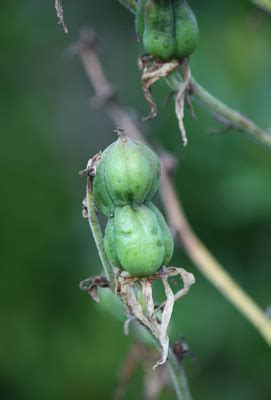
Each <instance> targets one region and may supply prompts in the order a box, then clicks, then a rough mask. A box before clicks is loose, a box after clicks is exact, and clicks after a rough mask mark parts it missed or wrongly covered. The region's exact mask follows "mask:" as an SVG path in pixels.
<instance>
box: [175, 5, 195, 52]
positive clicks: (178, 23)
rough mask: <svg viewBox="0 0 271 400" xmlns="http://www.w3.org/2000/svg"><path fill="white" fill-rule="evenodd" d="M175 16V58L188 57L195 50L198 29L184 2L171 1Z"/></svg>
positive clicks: (190, 11) (191, 12)
mask: <svg viewBox="0 0 271 400" xmlns="http://www.w3.org/2000/svg"><path fill="white" fill-rule="evenodd" d="M173 3H174V5H173V7H174V15H175V37H176V56H177V58H178V59H180V58H186V57H189V56H190V55H191V54H192V53H193V52H194V51H195V49H196V47H197V43H198V38H199V29H198V23H197V19H196V16H195V14H194V13H193V11H192V9H191V8H190V7H189V5H188V4H187V2H186V1H185V0H173Z"/></svg>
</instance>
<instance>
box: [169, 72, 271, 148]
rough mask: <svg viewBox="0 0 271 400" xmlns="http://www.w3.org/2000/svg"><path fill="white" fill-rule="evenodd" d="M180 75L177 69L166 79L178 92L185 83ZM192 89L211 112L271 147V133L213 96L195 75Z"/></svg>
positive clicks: (191, 84)
mask: <svg viewBox="0 0 271 400" xmlns="http://www.w3.org/2000/svg"><path fill="white" fill-rule="evenodd" d="M179 77H180V74H179V71H176V72H173V73H172V74H171V75H170V76H168V77H167V79H166V82H167V83H168V85H169V86H170V87H171V88H172V89H173V90H174V91H176V92H178V91H179V90H180V88H181V87H182V85H183V83H182V82H181V81H180V78H179ZM190 90H191V93H192V96H193V97H194V98H195V99H197V100H199V102H200V103H201V104H203V105H204V106H206V107H207V109H208V110H209V111H210V112H211V113H213V114H214V115H216V116H218V117H220V118H221V121H222V122H224V123H225V124H226V125H228V126H229V127H232V128H235V129H237V130H239V131H242V132H243V133H245V134H247V135H248V136H250V137H251V138H253V139H254V140H256V141H257V142H258V143H260V144H262V145H263V146H265V147H268V148H271V134H270V133H269V132H267V131H265V130H264V129H262V128H260V127H259V126H258V125H256V124H255V122H253V121H252V120H251V119H249V118H247V117H246V116H245V115H243V114H241V113H240V112H239V111H236V110H234V109H233V108H231V107H229V106H227V105H226V104H224V103H223V102H222V101H221V100H219V99H218V98H216V97H215V96H213V95H212V94H211V93H209V92H208V91H207V90H206V89H204V87H203V86H201V85H200V84H199V83H198V82H197V81H196V79H195V78H194V77H193V76H192V77H191V79H190Z"/></svg>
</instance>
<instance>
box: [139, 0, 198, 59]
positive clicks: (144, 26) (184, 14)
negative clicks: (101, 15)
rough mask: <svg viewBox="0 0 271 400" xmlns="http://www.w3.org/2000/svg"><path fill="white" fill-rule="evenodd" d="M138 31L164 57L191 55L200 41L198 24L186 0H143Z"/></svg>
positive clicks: (149, 47) (153, 52)
mask: <svg viewBox="0 0 271 400" xmlns="http://www.w3.org/2000/svg"><path fill="white" fill-rule="evenodd" d="M135 21H136V31H137V34H138V36H139V37H141V38H142V41H143V46H144V48H145V50H146V52H148V53H149V54H150V55H152V56H153V57H155V58H159V59H162V60H164V61H167V60H170V59H178V60H179V59H182V58H186V57H189V56H190V55H191V54H192V53H193V52H194V50H195V49H196V46H197V42H198V36H199V31H198V24H197V20H196V17H195V14H194V13H193V11H192V9H191V8H190V7H189V5H188V4H187V2H186V1H185V0H139V1H138V2H137V10H136V17H135Z"/></svg>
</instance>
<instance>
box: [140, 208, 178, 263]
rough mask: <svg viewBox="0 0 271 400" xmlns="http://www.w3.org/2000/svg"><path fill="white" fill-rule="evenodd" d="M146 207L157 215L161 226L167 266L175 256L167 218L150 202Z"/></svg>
mask: <svg viewBox="0 0 271 400" xmlns="http://www.w3.org/2000/svg"><path fill="white" fill-rule="evenodd" d="M146 206H147V207H148V208H149V209H150V210H151V211H152V212H153V213H154V214H155V216H156V218H157V221H158V224H159V226H160V229H161V231H162V234H163V240H164V246H165V255H164V259H163V264H164V265H167V264H168V263H169V261H170V260H171V257H172V255H173V250H174V243H173V239H172V235H171V233H170V230H169V228H168V225H167V223H166V220H165V218H164V217H163V215H162V214H161V212H160V211H159V210H158V208H157V207H155V205H154V204H153V203H152V202H151V201H149V202H148V203H146Z"/></svg>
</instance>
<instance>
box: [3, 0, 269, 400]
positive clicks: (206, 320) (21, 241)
mask: <svg viewBox="0 0 271 400" xmlns="http://www.w3.org/2000/svg"><path fill="white" fill-rule="evenodd" d="M191 6H192V7H193V9H194V11H195V12H196V14H197V15H198V20H199V26H200V30H201V40H200V44H199V47H198V49H197V51H196V53H195V55H194V56H193V58H192V68H193V71H194V74H195V76H196V77H197V79H198V80H199V81H200V82H201V83H202V84H203V85H204V86H206V87H207V88H209V90H210V91H211V92H213V93H214V94H215V95H217V96H218V97H220V98H221V99H222V100H224V101H226V102H227V103H228V104H230V105H232V106H234V107H237V108H238V109H239V110H240V111H242V112H244V113H246V114H248V115H249V116H251V117H252V118H254V119H255V121H256V122H257V123H259V124H260V125H262V126H263V127H266V126H268V125H270V124H271V121H270V104H271V81H270V71H271V52H270V42H271V20H270V18H269V17H268V16H266V15H264V14H261V13H260V12H259V11H258V10H257V9H256V8H255V7H253V5H252V4H251V3H250V2H249V1H245V0H242V1H238V2H236V1H233V0H230V1H219V2H214V1H211V0H207V1H204V2H201V1H199V0H191ZM63 7H64V12H65V21H66V24H67V26H68V28H69V32H70V33H69V35H65V34H64V33H63V31H62V28H61V26H59V25H57V21H56V16H55V11H54V7H53V4H52V2H50V1H42V0H25V1H24V2H18V1H14V0H11V1H9V2H2V4H1V13H0V30H1V35H0V42H1V49H2V56H1V62H0V68H1V74H0V81H1V91H0V110H1V119H0V124H1V131H2V134H1V141H2V144H1V147H0V155H1V168H0V172H1V186H2V197H1V199H2V202H1V228H2V229H1V244H2V249H1V276H2V278H1V281H0V295H1V301H0V304H1V306H0V307H1V331H0V343H1V346H0V398H1V399H3V400H4V399H5V400H24V399H27V400H32V399H37V398H38V399H40V400H43V399H44V400H45V399H46V400H47V399H52V400H56V399H58V400H62V399H65V400H69V399H74V398H75V397H76V398H77V399H98V398H99V399H109V398H112V392H113V390H114V387H115V384H116V381H117V373H118V370H119V368H120V366H121V363H122V361H123V359H124V357H125V352H126V351H127V349H128V348H129V346H130V345H131V342H132V339H131V338H130V337H125V336H124V334H123V330H122V325H121V323H120V322H118V321H117V320H116V321H115V320H114V319H113V318H111V317H110V316H109V315H106V314H105V313H102V312H100V309H99V307H97V306H96V304H94V302H92V301H91V300H90V298H89V297H88V296H87V295H86V294H84V293H82V292H80V290H79V288H78V283H79V281H80V280H82V279H84V278H86V277H87V276H89V275H91V274H97V273H99V271H100V264H99V260H98V256H97V252H96V250H95V248H94V244H93V241H92V238H91V236H90V232H89V229H88V226H87V223H86V221H84V220H83V219H82V218H81V201H82V198H83V196H84V185H85V182H84V179H82V178H80V177H79V176H78V171H79V170H80V169H82V168H83V167H84V166H85V164H86V162H87V160H88V158H89V156H90V155H92V154H93V153H95V152H97V150H100V149H102V148H104V147H105V146H107V145H108V144H109V143H110V142H112V141H113V140H114V134H113V132H112V131H113V128H114V126H112V123H111V121H109V120H108V119H107V118H106V116H105V114H104V113H103V111H102V110H90V109H89V99H90V97H91V95H92V90H91V88H90V86H89V83H88V81H87V78H86V75H85V73H84V71H83V69H82V67H81V65H80V62H79V60H78V59H76V58H72V57H71V56H70V54H69V51H68V49H69V46H70V45H71V43H73V41H74V40H76V39H77V37H78V32H79V29H80V27H81V26H83V25H92V26H93V27H94V28H95V29H96V31H97V32H98V34H99V36H100V43H101V48H102V50H101V58H102V60H103V62H104V65H105V67H106V72H107V74H108V76H109V78H110V79H111V80H112V82H114V83H115V84H116V85H117V87H118V91H119V97H120V101H121V102H122V103H123V104H124V105H125V106H127V107H131V108H133V109H135V110H137V112H138V115H139V117H141V115H145V114H146V112H147V111H148V108H147V105H146V103H145V101H144V99H143V96H142V93H141V89H140V85H139V72H138V70H137V65H136V57H137V56H138V55H139V54H140V52H141V51H142V48H141V45H140V43H137V41H136V37H135V33H134V26H133V24H134V22H133V16H132V14H130V13H129V12H127V10H125V9H124V8H123V7H121V5H120V4H119V3H118V2H117V1H110V2H109V1H108V0H100V1H99V2H97V1H96V0H77V1H76V2H69V1H63ZM167 93H168V88H167V87H166V85H165V84H163V83H159V84H158V85H157V86H156V87H155V89H154V94H155V96H156V98H157V99H159V101H158V102H159V115H158V118H157V119H156V120H154V121H152V122H150V123H149V124H148V125H147V124H142V130H143V132H144V133H145V134H146V136H147V137H148V139H149V140H150V141H151V142H152V143H153V145H154V146H157V147H158V146H159V145H162V146H164V147H165V148H166V149H168V150H169V151H172V152H173V153H174V154H175V155H176V156H177V157H179V158H180V166H179V169H178V171H177V172H176V174H175V177H174V180H175V183H176V187H177V190H178V192H179V193H180V194H181V196H182V199H183V203H184V207H185V210H186V212H187V214H188V217H189V219H190V221H191V224H192V226H193V227H194V228H195V231H196V232H197V233H198V234H199V236H200V237H201V238H202V240H203V241H204V242H205V243H206V245H207V246H208V247H209V248H210V249H211V250H212V252H213V253H214V254H215V256H217V257H218V259H219V260H220V261H221V262H222V263H223V265H225V267H226V269H227V270H228V271H229V272H230V273H232V275H233V276H234V277H235V278H236V280H237V281H239V282H240V283H241V284H242V286H243V287H244V288H245V289H246V290H247V291H248V292H249V293H250V294H251V295H252V296H253V297H254V298H255V299H256V300H257V301H258V302H259V304H260V305H261V306H262V307H266V306H267V305H268V304H269V302H270V280H271V268H270V267H271V246H270V237H271V185H270V182H271V175H270V171H271V153H270V151H267V150H265V149H263V148H261V147H259V146H257V145H255V144H254V143H253V142H252V141H249V140H248V139H247V138H246V137H245V136H243V135H242V134H240V133H237V132H231V133H228V134H225V135H209V134H208V129H210V128H213V127H214V126H215V127H216V128H217V127H219V124H218V123H217V122H215V121H214V120H213V119H212V118H211V117H210V116H209V114H208V112H206V111H205V110H202V109H201V108H200V107H198V106H196V107H195V108H196V113H197V117H198V118H197V120H192V119H191V117H190V116H189V115H188V112H187V115H186V125H187V131H188V134H189V146H188V147H187V148H186V149H185V150H184V149H183V148H182V145H181V140H180V137H179V133H178V129H177V123H176V120H175V117H174V111H173V104H172V103H170V105H169V106H167V107H166V108H163V106H162V99H163V98H164V96H166V95H167ZM157 203H159V200H157ZM173 262H174V264H176V265H178V266H182V265H185V266H186V268H187V269H188V270H190V271H192V272H193V273H194V274H195V275H196V279H197V284H196V285H195V286H194V287H193V288H192V290H191V292H190V294H189V296H187V297H186V298H184V299H183V300H182V301H181V302H180V303H179V304H178V305H177V306H176V308H175V311H174V322H175V333H174V335H173V338H172V339H174V337H178V336H180V335H185V337H186V338H187V341H188V343H189V345H190V347H191V349H192V351H193V352H194V353H195V355H196V359H197V360H196V362H194V363H192V362H191V361H190V360H187V362H186V365H187V370H188V376H189V380H190V384H191V389H192V393H193V395H194V399H195V400H196V399H208V400H212V399H218V398H219V399H220V400H226V399H227V400H228V399H235V400H237V399H238V400H239V399H240V400H242V399H246V400H255V399H256V398H257V399H261V400H267V399H270V397H271V382H270V350H269V349H268V347H267V345H266V344H265V343H264V342H263V340H262V338H261V337H260V336H259V334H258V333H257V332H256V331H255V330H254V328H253V327H252V326H251V325H250V324H249V323H248V322H247V321H246V320H245V319H244V318H243V317H242V316H241V315H240V314H239V313H238V312H237V311H236V310H235V309H234V308H233V307H232V306H231V305H230V304H229V303H228V302H227V301H226V300H225V299H224V298H223V297H222V296H221V294H220V293H218V292H217V290H216V289H214V288H213V287H212V286H211V285H210V283H209V282H207V281H206V279H205V278H204V277H203V276H202V275H201V274H200V273H199V272H198V271H197V270H196V269H195V267H194V265H192V264H191V262H190V261H189V260H188V259H187V258H186V257H185V255H184V254H183V252H182V250H181V249H176V251H175V256H174V260H173ZM140 376H141V374H140V372H139V373H138V375H137V376H136V377H135V379H134V380H133V382H132V383H131V384H130V387H129V391H128V394H127V399H131V400H133V399H138V398H139V397H140V395H139V391H140V387H141V379H140ZM161 398H165V399H168V400H170V399H171V398H174V396H173V393H171V392H170V393H168V392H167V393H165V394H164V395H163V396H161Z"/></svg>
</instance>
